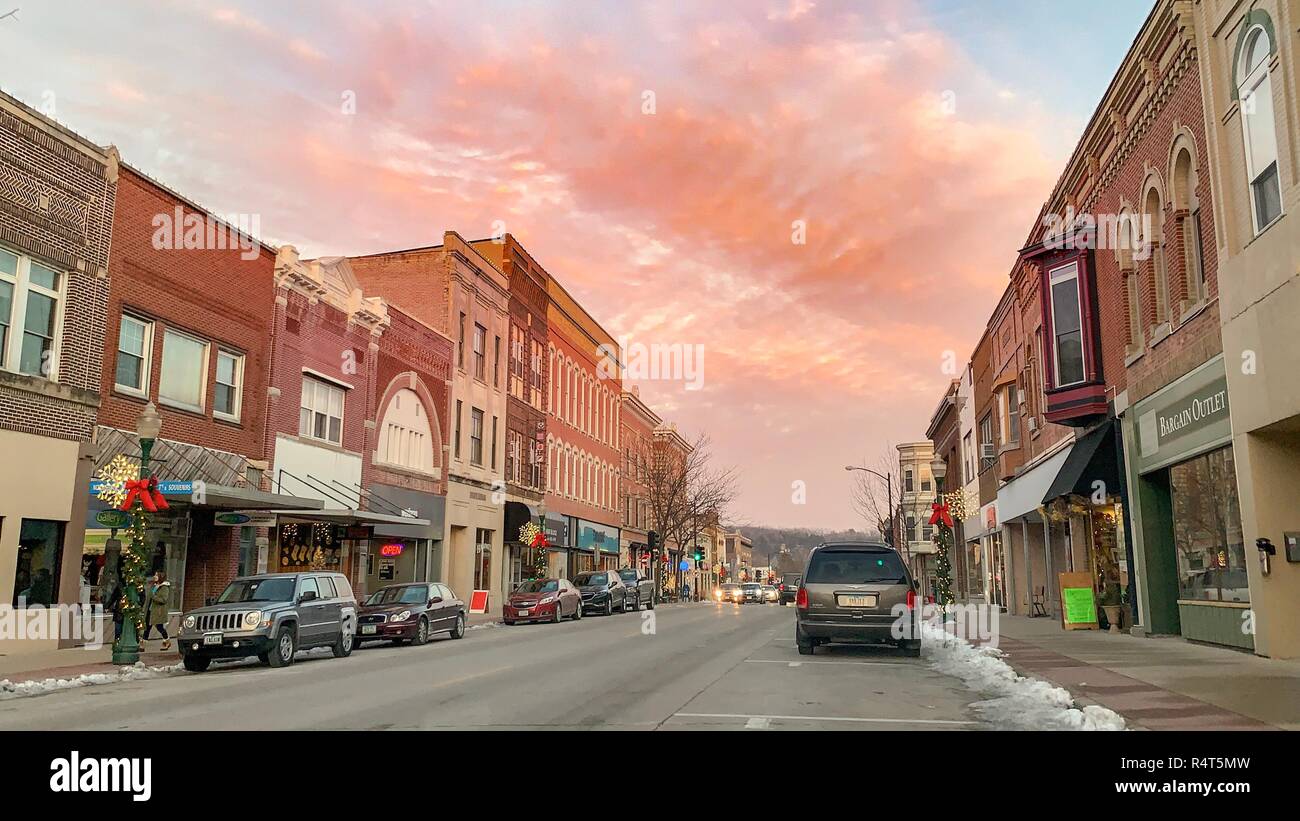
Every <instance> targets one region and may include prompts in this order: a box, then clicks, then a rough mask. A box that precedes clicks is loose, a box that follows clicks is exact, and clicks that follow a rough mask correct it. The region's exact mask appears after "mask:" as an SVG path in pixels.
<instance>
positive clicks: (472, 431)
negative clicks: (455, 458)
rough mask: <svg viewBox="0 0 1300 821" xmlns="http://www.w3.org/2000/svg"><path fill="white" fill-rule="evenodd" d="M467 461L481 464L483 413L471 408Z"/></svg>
mask: <svg viewBox="0 0 1300 821" xmlns="http://www.w3.org/2000/svg"><path fill="white" fill-rule="evenodd" d="M469 461H470V463H471V464H475V465H481V464H483V411H481V410H479V409H478V408H471V409H470V412H469Z"/></svg>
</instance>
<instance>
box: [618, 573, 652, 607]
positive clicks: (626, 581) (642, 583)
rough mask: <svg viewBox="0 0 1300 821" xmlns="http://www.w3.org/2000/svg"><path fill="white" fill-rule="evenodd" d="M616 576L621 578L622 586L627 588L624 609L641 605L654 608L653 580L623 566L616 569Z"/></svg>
mask: <svg viewBox="0 0 1300 821" xmlns="http://www.w3.org/2000/svg"><path fill="white" fill-rule="evenodd" d="M618 577H619V578H620V579H622V580H623V586H624V587H626V588H627V598H626V600H625V601H624V609H625V610H626V609H631V610H640V609H641V607H642V606H643V605H644V606H645V607H646V608H647V609H650V610H654V609H655V583H654V580H652V579H651V578H650V577H649V576H646V575H644V574H643V573H641V571H639V570H636V569H635V568H631V567H625V568H623V569H622V570H620V571H618Z"/></svg>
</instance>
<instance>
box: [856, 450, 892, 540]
mask: <svg viewBox="0 0 1300 821" xmlns="http://www.w3.org/2000/svg"><path fill="white" fill-rule="evenodd" d="M844 469H845V470H864V471H866V472H867V473H870V474H871V475H872V476H879V477H880V478H881V479H884V480H885V495H886V496H887V497H888V501H889V533H887V534H885V543H886V544H888V545H889V546H890V547H893V546H894V483H893V481H892V480H891V479H890V478H889V474H887V473H881V472H880V471H877V470H872V469H871V468H864V467H858V466H857V465H845V466H844Z"/></svg>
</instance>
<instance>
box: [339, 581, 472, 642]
mask: <svg viewBox="0 0 1300 821" xmlns="http://www.w3.org/2000/svg"><path fill="white" fill-rule="evenodd" d="M465 610H466V608H465V602H463V601H461V600H460V599H458V598H457V597H456V594H455V593H453V592H451V588H450V587H447V586H446V585H445V584H437V583H435V582H419V583H416V584H390V585H388V586H387V587H381V588H380V589H378V590H376V591H375V592H374V593H373V594H372V595H371V596H370V598H368V599H366V601H365V604H363V605H361V608H360V610H359V611H358V612H357V634H356V637H355V639H356V641H355V646H358V647H359V646H360V645H361V643H362V642H363V641H374V640H375V639H386V640H388V641H391V642H392V643H393V644H405V643H406V642H408V641H409V642H411V643H412V644H417V645H418V644H424V643H425V642H426V641H428V640H429V636H430V635H432V634H433V633H441V632H444V631H445V632H447V633H448V634H449V635H450V636H451V637H452V638H453V639H458V638H461V637H462V636H464V635H465V616H466V613H465Z"/></svg>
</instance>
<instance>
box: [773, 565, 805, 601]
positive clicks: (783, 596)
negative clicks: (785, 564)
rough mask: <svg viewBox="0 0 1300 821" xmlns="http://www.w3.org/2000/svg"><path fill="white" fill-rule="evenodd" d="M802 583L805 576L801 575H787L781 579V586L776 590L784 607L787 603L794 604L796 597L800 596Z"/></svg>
mask: <svg viewBox="0 0 1300 821" xmlns="http://www.w3.org/2000/svg"><path fill="white" fill-rule="evenodd" d="M802 582H803V575H802V574H800V573H786V574H785V575H784V576H782V577H781V584H780V585H778V586H777V588H776V590H777V593H778V594H779V599H780V604H781V606H782V607H784V606H785V605H786V604H787V603H788V604H794V597H795V596H796V595H798V594H799V585H800V584H801V583H802Z"/></svg>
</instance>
